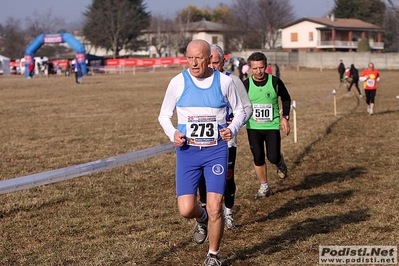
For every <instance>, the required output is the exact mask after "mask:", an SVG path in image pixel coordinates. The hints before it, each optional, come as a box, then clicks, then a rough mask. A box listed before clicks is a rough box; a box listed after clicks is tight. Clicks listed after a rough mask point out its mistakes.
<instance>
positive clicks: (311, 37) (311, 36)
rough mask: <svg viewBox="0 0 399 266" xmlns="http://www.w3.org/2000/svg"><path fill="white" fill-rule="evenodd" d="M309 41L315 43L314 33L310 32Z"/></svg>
mask: <svg viewBox="0 0 399 266" xmlns="http://www.w3.org/2000/svg"><path fill="white" fill-rule="evenodd" d="M309 41H310V42H312V41H313V32H309Z"/></svg>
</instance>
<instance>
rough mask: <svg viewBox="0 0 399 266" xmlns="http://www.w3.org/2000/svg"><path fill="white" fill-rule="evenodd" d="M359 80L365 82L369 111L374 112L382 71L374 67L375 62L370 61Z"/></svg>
mask: <svg viewBox="0 0 399 266" xmlns="http://www.w3.org/2000/svg"><path fill="white" fill-rule="evenodd" d="M359 80H360V81H361V82H364V94H365V95H366V103H367V112H368V113H369V114H370V115H373V114H374V106H375V96H376V94H377V82H379V81H380V73H379V72H378V70H377V69H375V68H374V64H373V63H371V62H370V63H369V65H368V68H366V69H365V70H364V71H363V72H362V74H361V75H360V78H359Z"/></svg>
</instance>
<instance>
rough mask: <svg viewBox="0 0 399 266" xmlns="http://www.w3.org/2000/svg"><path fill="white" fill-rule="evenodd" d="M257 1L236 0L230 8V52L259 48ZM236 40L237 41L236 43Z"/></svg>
mask: <svg viewBox="0 0 399 266" xmlns="http://www.w3.org/2000/svg"><path fill="white" fill-rule="evenodd" d="M256 9H257V5H256V0H234V1H233V4H232V5H231V7H230V10H231V14H232V19H231V21H230V23H229V24H230V25H231V26H232V30H231V34H230V36H227V37H228V39H230V42H229V46H228V50H242V49H244V50H245V49H249V48H254V46H257V45H256V44H255V43H256V42H257V40H256V36H254V28H255V14H256V13H255V11H256ZM234 40H235V41H234Z"/></svg>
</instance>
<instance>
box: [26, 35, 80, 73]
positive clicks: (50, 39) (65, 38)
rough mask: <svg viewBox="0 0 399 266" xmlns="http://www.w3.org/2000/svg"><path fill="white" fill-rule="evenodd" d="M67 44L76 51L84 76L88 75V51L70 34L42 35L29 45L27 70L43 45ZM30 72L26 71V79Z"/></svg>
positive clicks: (27, 49)
mask: <svg viewBox="0 0 399 266" xmlns="http://www.w3.org/2000/svg"><path fill="white" fill-rule="evenodd" d="M65 42H66V43H67V44H69V46H70V47H71V48H72V49H74V50H75V51H76V59H77V61H78V62H79V63H80V65H81V67H82V72H83V75H86V74H87V66H86V49H85V47H84V45H83V44H82V43H81V42H79V41H78V40H77V39H76V38H75V37H73V35H72V34H70V33H57V34H40V35H39V36H37V37H36V39H34V40H33V42H31V44H29V46H28V48H26V50H25V69H28V67H29V64H30V63H31V62H33V58H34V57H35V53H36V51H37V50H38V49H39V48H40V47H41V46H42V45H43V44H53V43H65ZM28 72H29V71H25V73H24V75H25V77H28V76H29V73H28Z"/></svg>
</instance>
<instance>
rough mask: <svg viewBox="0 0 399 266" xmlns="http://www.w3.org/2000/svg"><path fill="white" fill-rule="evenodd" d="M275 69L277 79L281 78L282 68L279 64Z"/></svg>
mask: <svg viewBox="0 0 399 266" xmlns="http://www.w3.org/2000/svg"><path fill="white" fill-rule="evenodd" d="M274 69H275V73H276V77H277V78H280V68H279V66H278V65H277V64H274Z"/></svg>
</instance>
